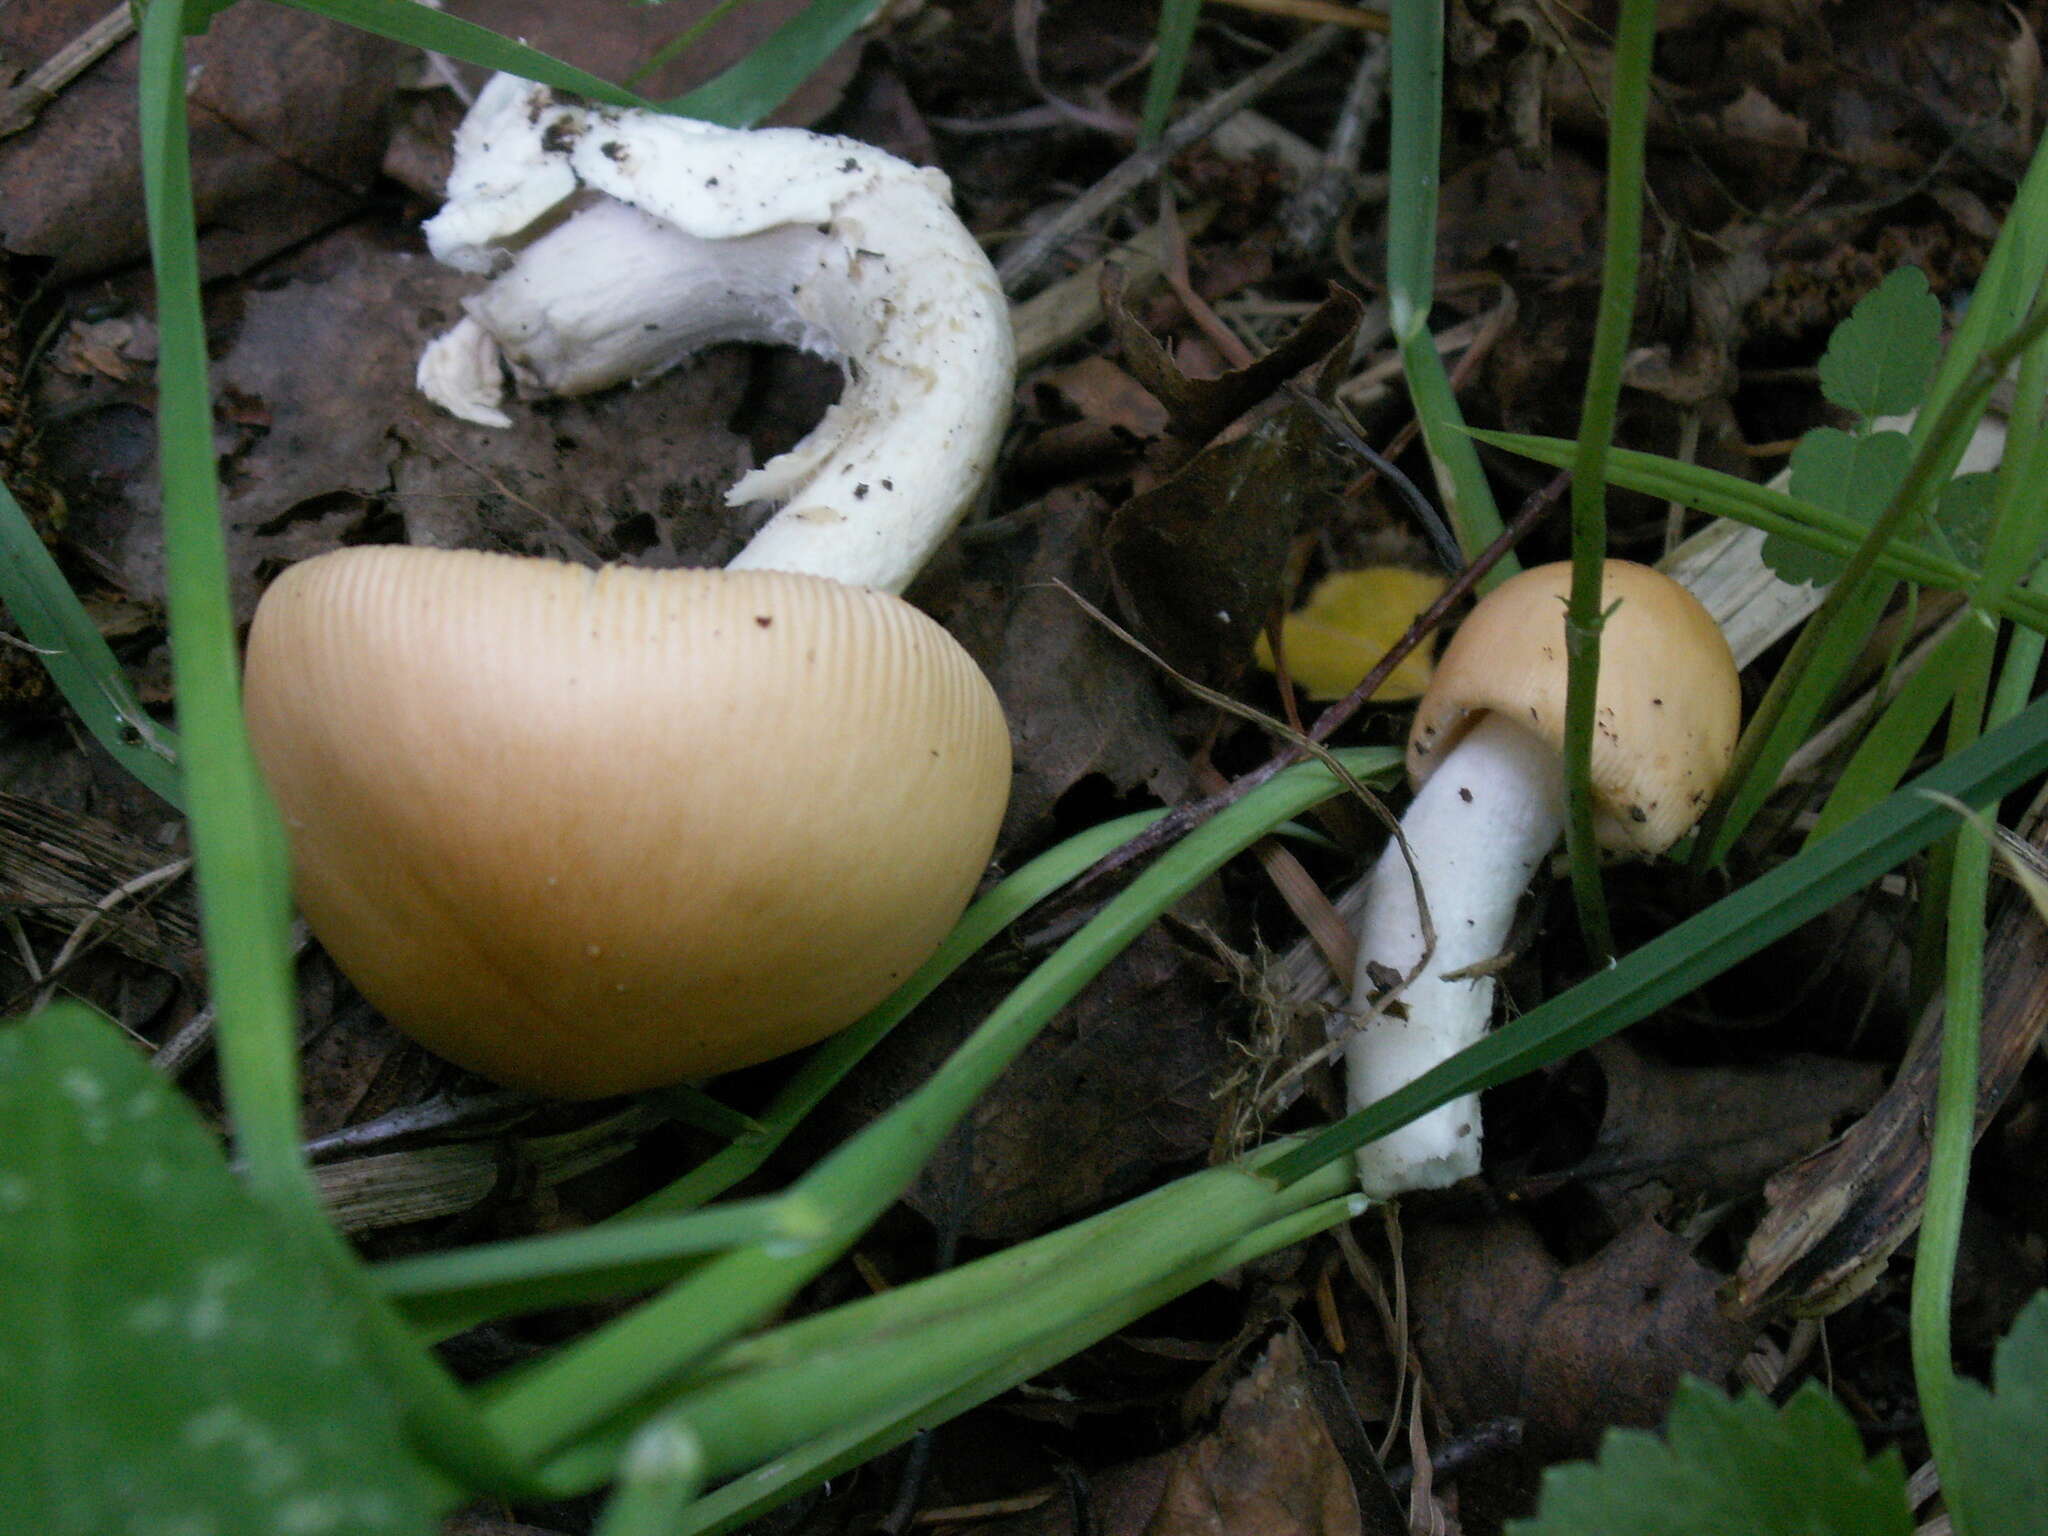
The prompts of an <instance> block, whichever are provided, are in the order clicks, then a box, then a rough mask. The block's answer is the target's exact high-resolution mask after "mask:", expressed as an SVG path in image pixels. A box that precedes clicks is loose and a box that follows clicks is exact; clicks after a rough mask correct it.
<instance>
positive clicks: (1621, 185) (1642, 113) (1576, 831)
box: [1564, 0, 1657, 960]
mask: <svg viewBox="0 0 2048 1536" xmlns="http://www.w3.org/2000/svg"><path fill="white" fill-rule="evenodd" d="M1656 31H1657V0H1622V5H1621V25H1620V28H1619V30H1618V32H1617V33H1616V36H1615V43H1614V68H1613V79H1614V88H1613V99H1612V102H1611V105H1610V110H1609V112H1608V116H1607V197H1606V205H1607V206H1606V223H1607V229H1606V235H1605V238H1604V242H1603V246H1604V254H1603V256H1602V258H1601V269H1600V308H1599V314H1598V317H1597V318H1596V320H1595V322H1594V326H1593V355H1592V357H1591V358H1590V359H1589V360H1588V362H1587V367H1586V392H1585V398H1584V403H1583V404H1582V405H1581V406H1580V408H1579V439H1578V447H1577V451H1576V452H1574V453H1573V455H1572V509H1571V512H1572V584H1571V593H1570V595H1569V598H1568V599H1567V601H1566V605H1565V619H1564V648H1565V658H1566V671H1567V674H1568V675H1567V680H1566V686H1565V710H1564V778H1565V849H1566V851H1567V852H1568V854H1569V855H1570V859H1571V874H1572V896H1573V899H1574V901H1575V903H1576V905H1577V907H1578V912H1579V929H1580V932H1581V933H1582V934H1583V935H1584V937H1585V940H1586V947H1587V948H1588V949H1589V950H1590V951H1591V952H1592V955H1593V958H1594V959H1595V960H1605V959H1606V958H1607V957H1608V956H1610V955H1612V954H1613V953H1614V933H1613V931H1612V929H1611V927H1610V926H1609V924H1608V920H1607V895H1606V891H1605V889H1604V888H1603V887H1602V885H1601V880H1600V838H1599V834H1598V832H1597V831H1596V830H1595V820H1596V817H1595V811H1596V805H1595V796H1594V792H1593V730H1594V723H1595V710H1596V707H1597V705H1598V703H1599V697H1600V692H1599V690H1600V631H1601V628H1602V626H1603V625H1604V624H1605V623H1606V613H1605V611H1604V607H1603V604H1604V601H1605V599H1604V597H1603V590H1602V581H1603V572H1604V570H1605V568H1606V563H1607V455H1608V453H1609V452H1610V450H1611V449H1612V448H1613V438H1614V415H1615V410H1616V407H1617V406H1618V404H1619V402H1620V399H1621V372H1622V364H1623V362H1624V360H1625V359H1626V356H1627V353H1628V336H1629V328H1630V326H1631V324H1632V323H1633V322H1634V319H1635V312H1636V269H1637V265H1638V263H1639V261H1640V258H1641V254H1642V243H1643V142H1644V138H1645V135H1646V133H1647V130H1648V123H1649V99H1650V52H1651V48H1652V46H1653V45H1654V43H1655V41H1656Z"/></svg>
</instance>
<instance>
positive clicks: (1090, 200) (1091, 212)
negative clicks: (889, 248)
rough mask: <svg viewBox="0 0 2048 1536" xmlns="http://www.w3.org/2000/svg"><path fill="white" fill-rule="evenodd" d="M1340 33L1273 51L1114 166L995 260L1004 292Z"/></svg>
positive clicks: (1320, 31)
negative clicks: (1263, 61) (1270, 56)
mask: <svg viewBox="0 0 2048 1536" xmlns="http://www.w3.org/2000/svg"><path fill="white" fill-rule="evenodd" d="M1343 35H1344V31H1343V29H1342V28H1341V27H1335V26H1321V27H1318V28H1316V30H1315V31H1313V32H1311V33H1309V35H1308V36H1306V37H1304V38H1303V39H1301V41H1300V42H1298V43H1296V44H1295V45H1294V46H1293V47H1292V48H1289V49H1287V50H1286V51H1285V52H1284V53H1279V54H1275V55H1274V56H1273V57H1272V58H1270V59H1268V60H1267V61H1266V62H1265V63H1264V64H1261V65H1260V66H1259V67H1258V68H1257V69H1255V70H1253V71H1252V72H1251V73H1250V74H1248V75H1246V76H1245V77H1244V78H1243V79H1242V80H1240V81H1238V82H1237V84H1235V85H1233V86H1231V87H1230V88H1229V89H1228V90H1223V91H1218V92H1217V93H1216V94H1215V95H1214V96H1211V97H1210V98H1209V99H1208V100H1207V101H1205V102H1203V103H1202V104H1201V105H1200V106H1198V107H1196V108H1194V109H1193V110H1192V111H1190V112H1189V113H1187V114H1186V115H1185V116H1183V117H1181V118H1180V119H1179V120H1177V121H1176V122H1175V123H1174V124H1173V125H1172V126H1171V127H1169V128H1168V129H1167V130H1166V132H1164V133H1163V134H1161V135H1160V136H1159V141H1158V142H1157V143H1156V144H1152V145H1148V146H1147V147H1146V148H1144V149H1141V150H1139V151H1137V153H1135V154H1133V155H1131V156H1129V157H1128V158H1127V159H1125V160H1124V161H1122V162H1121V163H1120V164H1118V165H1117V166H1116V167H1115V168H1114V169H1112V170H1111V171H1110V173H1109V174H1108V175H1107V176H1104V177H1103V178H1102V180H1100V181H1098V182H1096V183H1095V185H1094V186H1092V187H1090V188H1089V189H1088V190H1087V191H1086V192H1084V193H1082V194H1081V195H1080V196H1079V197H1077V198H1075V199H1074V200H1073V201H1072V202H1071V203H1069V204H1067V206H1066V207H1065V208H1062V209H1061V210H1060V211H1059V213H1058V214H1056V215H1055V216H1054V217H1053V218H1052V219H1051V220H1050V221H1048V222H1047V224H1046V225H1045V227H1044V228H1042V229H1040V230H1038V231H1036V232H1035V233H1033V234H1031V235H1029V236H1027V237H1026V238H1025V239H1023V240H1020V241H1019V242H1018V243H1017V244H1016V245H1015V246H1013V247H1012V248H1011V249H1010V251H1009V252H1008V253H1007V254H1006V255H1005V256H1004V257H1003V259H1002V260H1001V261H999V262H997V263H996V275H997V276H998V277H1000V278H1001V279H1002V283H1003V288H1004V291H1005V292H1007V293H1010V294H1012V295H1014V294H1015V293H1016V292H1017V290H1018V289H1020V288H1023V287H1025V286H1026V285H1027V284H1028V283H1029V282H1030V280H1031V279H1032V278H1033V277H1035V276H1036V275H1037V273H1038V270H1039V268H1041V267H1043V266H1044V265H1045V264H1046V262H1048V261H1049V260H1051V259H1052V257H1053V255H1054V253H1055V252H1057V251H1058V250H1059V248H1060V247H1061V246H1063V245H1065V244H1066V243H1067V241H1069V240H1071V239H1072V238H1073V237H1074V236H1075V235H1077V234H1079V233H1080V232H1081V231H1082V230H1084V229H1086V228H1087V227H1088V226H1089V225H1091V224H1093V223H1094V222H1095V221H1096V220H1097V219H1099V218H1100V217H1102V215H1104V214H1105V213H1107V212H1109V210H1110V209H1111V208H1113V207H1115V206H1116V204H1117V203H1119V202H1121V201H1122V200H1123V199H1124V198H1125V197H1127V196H1129V195H1130V194H1131V193H1132V192H1135V191H1136V190H1137V189H1138V188H1139V187H1142V186H1143V185H1144V184H1145V183H1146V182H1148V181H1150V180H1152V178H1153V177H1155V176H1157V175H1158V174H1159V173H1160V172H1161V171H1163V170H1164V169H1165V168H1166V164H1167V162H1168V161H1169V160H1171V159H1172V158H1173V157H1174V156H1175V155H1177V154H1179V153H1180V152H1181V151H1182V150H1183V149H1185V148H1187V147H1188V146H1189V145H1190V144H1193V143H1195V142H1196V141H1197V140H1199V139H1201V138H1203V137H1204V136H1206V135H1207V134H1208V133H1210V132H1211V131H1212V130H1213V129H1214V128H1215V127H1216V125H1217V124H1218V123H1220V122H1222V121H1223V120H1224V119H1225V118H1227V117H1229V116H1230V115H1231V114H1232V113H1233V112H1236V111H1238V110H1240V109H1241V108H1243V107H1247V106H1249V105H1251V103H1252V102H1254V101H1256V100H1258V98H1259V97H1261V96H1263V95H1264V94H1265V93H1266V92H1267V91H1270V90H1271V89H1273V87H1274V86H1276V85H1278V84H1279V83H1280V82H1281V81H1282V80H1285V79H1286V78H1287V77H1288V76H1289V75H1292V74H1294V73H1296V72H1297V71H1298V70H1301V69H1303V68H1305V67H1306V66H1308V65H1310V64H1313V63H1314V62H1315V61H1316V60H1317V59H1319V58H1321V57H1322V56H1323V55H1324V54H1325V53H1328V52H1329V51H1330V49H1331V48H1332V47H1334V46H1335V45H1336V43H1337V40H1338V39H1339V38H1341V37H1342V36H1343Z"/></svg>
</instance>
